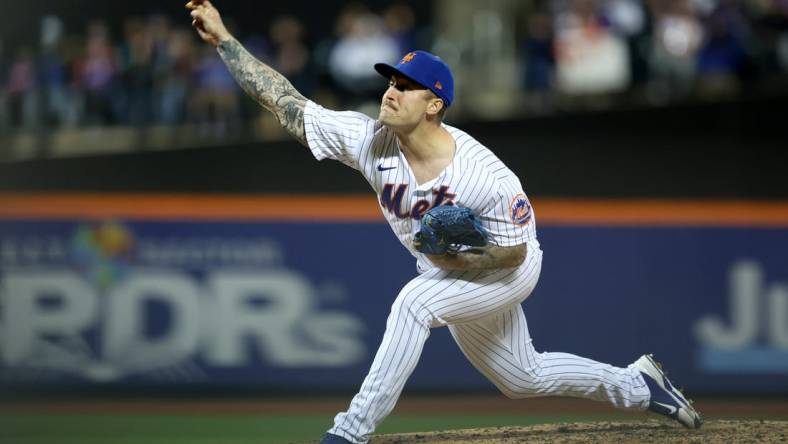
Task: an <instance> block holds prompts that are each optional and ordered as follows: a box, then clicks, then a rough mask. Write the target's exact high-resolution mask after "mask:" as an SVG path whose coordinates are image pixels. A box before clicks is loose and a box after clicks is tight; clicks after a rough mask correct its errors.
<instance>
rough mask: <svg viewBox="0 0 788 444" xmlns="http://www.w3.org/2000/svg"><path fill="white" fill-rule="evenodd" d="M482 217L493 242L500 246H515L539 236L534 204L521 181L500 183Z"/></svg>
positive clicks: (482, 221) (480, 218)
mask: <svg viewBox="0 0 788 444" xmlns="http://www.w3.org/2000/svg"><path fill="white" fill-rule="evenodd" d="M515 182H517V181H515ZM479 220H480V221H481V223H482V226H483V227H484V228H485V229H487V232H488V233H489V235H490V238H489V241H490V243H492V244H494V245H497V246H499V247H512V246H515V245H520V244H524V243H526V242H528V241H530V240H534V239H536V226H535V225H536V221H535V218H534V214H533V208H532V207H531V202H530V201H529V200H528V196H526V195H525V192H523V191H522V187H521V186H520V184H519V182H518V183H513V182H511V181H507V182H506V183H504V184H501V185H500V186H499V187H498V189H497V191H496V192H495V193H494V194H493V198H492V200H491V201H490V203H489V204H488V205H487V207H486V208H485V209H484V210H483V211H482V212H481V214H480V215H479Z"/></svg>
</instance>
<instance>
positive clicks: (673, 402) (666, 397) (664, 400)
mask: <svg viewBox="0 0 788 444" xmlns="http://www.w3.org/2000/svg"><path fill="white" fill-rule="evenodd" d="M635 367H636V368H637V369H638V370H640V374H642V375H643V379H645V380H646V385H647V386H648V389H649V391H650V392H651V399H650V400H649V404H648V409H649V410H651V411H652V412H655V413H659V414H660V415H664V416H667V417H668V418H671V419H675V420H676V421H678V422H680V423H681V425H683V426H684V427H687V428H690V429H699V428H700V426H701V425H703V419H701V417H700V415H699V414H698V412H697V411H696V410H695V408H694V407H692V401H688V400H687V398H685V397H684V394H683V393H681V391H680V390H678V389H676V388H675V387H673V384H671V383H670V381H669V380H668V378H667V377H666V376H665V372H663V371H662V366H661V365H660V364H659V363H658V362H657V361H655V360H654V357H653V356H652V355H643V356H641V357H640V359H638V360H637V361H635Z"/></svg>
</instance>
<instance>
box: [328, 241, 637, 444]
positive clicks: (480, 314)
mask: <svg viewBox="0 0 788 444" xmlns="http://www.w3.org/2000/svg"><path fill="white" fill-rule="evenodd" d="M541 267H542V251H541V250H540V249H539V244H538V243H533V244H529V245H528V254H527V257H526V260H525V262H524V263H523V264H522V265H520V266H519V267H517V268H508V269H501V270H492V271H446V270H441V269H438V268H435V269H431V270H428V271H426V272H424V273H423V274H421V275H419V276H418V277H416V278H415V279H413V280H412V281H410V282H409V283H408V284H407V285H405V287H404V288H403V289H402V290H401V291H400V293H399V295H398V296H397V299H396V300H395V301H394V305H393V306H392V307H391V313H390V314H389V318H388V320H387V321H386V332H385V333H384V335H383V340H382V342H381V344H380V348H378V352H377V354H376V355H375V359H374V361H373V362H372V367H371V368H370V371H369V374H368V375H367V377H366V378H365V379H364V382H363V383H362V385H361V389H360V391H359V392H358V394H357V395H356V396H355V397H354V398H353V401H352V402H351V404H350V407H349V408H348V410H347V412H342V413H340V414H338V415H337V416H336V417H335V418H334V427H333V428H331V429H330V430H329V432H331V433H333V434H335V435H339V436H342V437H343V438H345V439H348V440H350V441H352V442H356V443H364V442H367V440H368V439H369V435H370V434H371V433H372V432H373V431H374V430H375V428H376V427H377V425H378V424H379V423H380V422H381V421H383V419H384V418H385V417H386V416H387V415H388V414H389V413H390V412H391V410H392V409H393V408H394V405H395V404H396V402H397V399H398V398H399V395H400V393H401V392H402V388H403V387H404V386H405V382H406V381H407V379H408V377H409V376H410V374H411V373H412V372H413V370H414V369H415V368H416V363H417V362H418V360H419V357H420V356H421V351H422V349H423V347H424V343H425V342H426V340H427V337H429V335H430V328H431V327H440V326H446V325H448V327H449V330H450V331H451V334H452V337H454V340H455V341H456V342H457V344H458V345H459V346H460V349H461V350H462V352H463V353H464V354H465V356H466V357H467V358H468V359H469V360H470V361H471V362H472V363H473V365H474V366H475V367H476V368H477V369H478V370H479V371H480V372H482V373H483V374H484V375H485V376H486V377H487V378H488V379H489V380H490V381H492V383H493V384H495V386H496V387H498V389H500V390H501V392H503V394H505V395H506V396H508V397H510V398H527V397H534V396H575V397H580V398H588V399H595V400H600V401H609V402H610V403H611V404H613V405H614V406H615V407H619V408H633V409H645V408H646V407H647V406H648V401H649V392H648V388H647V387H646V385H645V382H644V381H643V378H642V376H640V372H638V371H637V370H635V369H634V367H632V366H631V365H630V366H629V367H627V368H618V367H613V366H611V365H608V364H602V363H599V362H595V361H592V360H590V359H586V358H582V357H579V356H575V355H571V354H568V353H547V352H545V353H537V352H536V350H534V347H533V345H532V344H531V342H532V341H531V336H530V334H529V333H528V325H527V323H526V320H525V314H524V313H523V309H522V306H521V305H520V303H521V302H522V301H523V300H525V298H527V297H528V295H529V294H531V291H533V289H534V287H535V286H536V282H537V280H538V279H539V272H540V270H541Z"/></svg>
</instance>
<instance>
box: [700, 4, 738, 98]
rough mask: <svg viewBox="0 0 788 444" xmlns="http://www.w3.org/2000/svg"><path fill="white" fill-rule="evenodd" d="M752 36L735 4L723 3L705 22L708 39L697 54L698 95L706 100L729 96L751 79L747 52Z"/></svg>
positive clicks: (706, 38)
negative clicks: (746, 47) (749, 36)
mask: <svg viewBox="0 0 788 444" xmlns="http://www.w3.org/2000/svg"><path fill="white" fill-rule="evenodd" d="M749 34H750V30H749V27H748V25H747V22H746V20H745V18H744V16H743V15H742V13H741V11H740V10H739V7H738V5H737V4H736V3H733V2H731V1H730V0H727V1H721V2H720V3H719V4H718V5H717V7H716V8H715V10H714V11H713V12H712V13H711V14H710V15H709V16H708V17H707V19H706V35H705V39H704V42H703V44H702V45H701V48H700V50H699V51H698V86H699V92H700V93H701V94H703V95H704V96H706V97H713V96H730V95H733V94H735V93H737V92H738V91H739V87H740V80H741V79H743V78H744V77H746V76H747V75H749V70H750V63H749V59H748V54H747V51H746V49H745V45H746V42H745V41H746V39H747V37H748V35H749Z"/></svg>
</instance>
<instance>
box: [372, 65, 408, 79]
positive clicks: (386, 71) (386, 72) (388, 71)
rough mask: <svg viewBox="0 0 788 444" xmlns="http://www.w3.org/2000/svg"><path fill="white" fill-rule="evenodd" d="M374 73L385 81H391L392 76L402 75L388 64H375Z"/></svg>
mask: <svg viewBox="0 0 788 444" xmlns="http://www.w3.org/2000/svg"><path fill="white" fill-rule="evenodd" d="M375 71H377V72H378V73H379V74H380V75H382V76H383V77H385V78H387V79H391V76H392V75H394V74H399V75H404V74H402V73H401V72H400V71H399V70H398V69H397V68H395V67H393V66H391V65H389V64H388V63H375ZM405 77H407V76H405Z"/></svg>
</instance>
